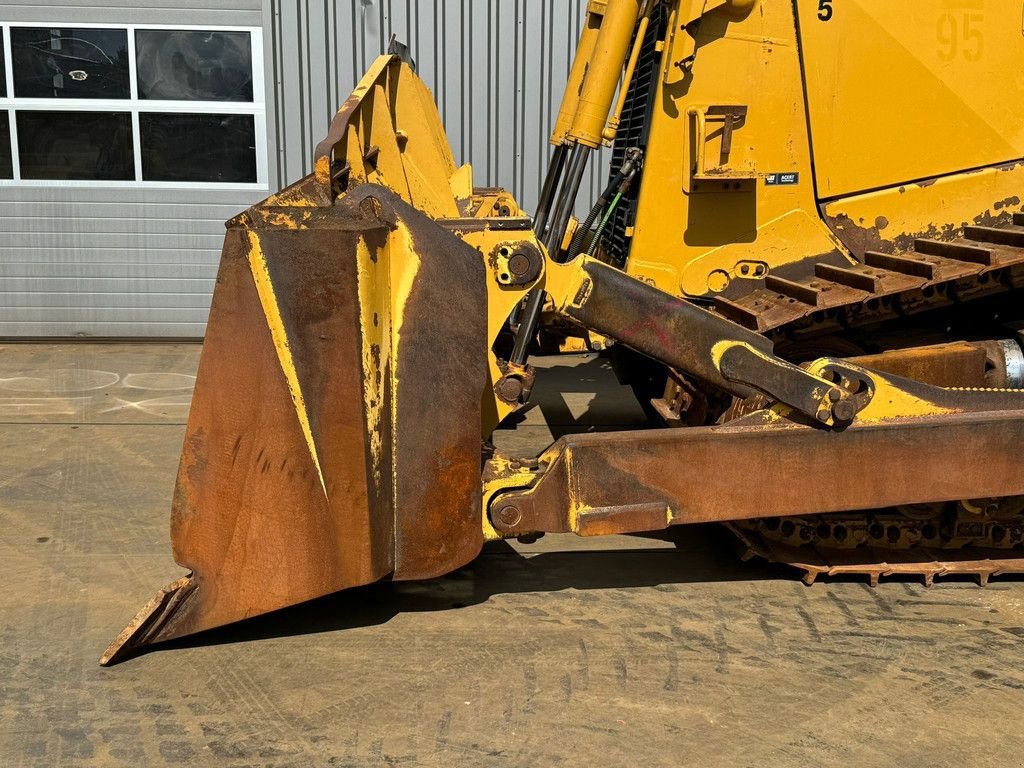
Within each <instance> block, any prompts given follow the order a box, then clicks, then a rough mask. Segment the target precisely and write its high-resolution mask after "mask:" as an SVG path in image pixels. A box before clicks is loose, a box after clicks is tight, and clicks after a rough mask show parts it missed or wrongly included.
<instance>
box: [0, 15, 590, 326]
mask: <svg viewBox="0 0 1024 768" xmlns="http://www.w3.org/2000/svg"><path fill="white" fill-rule="evenodd" d="M585 4H586V3H585V0H500V1H499V0H486V1H485V2H481V1H480V0H476V1H475V2H474V0H202V1H201V2H200V0H169V2H167V3H163V4H160V5H159V7H153V6H148V4H142V3H138V2H133V0H103V2H100V1H99V0H63V2H43V3H18V2H10V1H9V0H4V1H3V2H0V35H2V39H3V40H2V42H3V57H2V61H0V337H5V338H12V337H13V338H37V337H85V338H147V337H158V338H198V337H201V336H202V335H203V332H204V328H205V322H206V316H207V312H208V310H209V305H210V296H211V294H212V290H213V283H214V278H215V275H216V269H217V262H218V259H219V255H220V246H221V240H222V238H223V231H224V230H223V222H224V221H225V220H226V219H228V218H230V217H231V216H233V215H234V214H235V213H237V212H238V211H239V210H241V209H243V208H244V207H246V206H247V205H249V204H251V203H253V202H256V201H258V200H260V199H262V198H263V197H266V196H267V194H269V193H270V192H271V191H273V190H276V189H279V188H280V187H282V186H284V185H285V184H288V183H290V182H292V181H295V180H296V179H298V178H301V177H302V176H303V175H305V174H306V173H308V172H309V170H310V166H311V160H312V155H313V148H314V147H315V145H316V143H317V142H318V141H319V140H320V138H322V136H323V134H324V133H325V131H326V128H327V125H328V123H329V122H330V119H331V117H332V115H333V113H334V111H335V109H336V108H337V107H338V106H339V105H340V104H341V103H342V102H343V101H344V99H345V97H346V96H347V95H348V93H349V92H350V90H351V89H352V87H353V85H354V84H355V83H356V81H357V80H358V79H359V77H360V76H361V75H362V73H363V71H364V70H365V69H366V67H367V66H368V65H369V63H370V62H371V61H372V60H373V58H374V57H375V56H377V55H378V54H379V53H380V52H381V51H382V50H384V49H385V48H386V47H387V45H388V41H389V40H390V38H391V35H392V34H394V35H396V36H397V37H398V38H399V39H400V40H402V41H403V42H406V43H407V44H408V45H409V47H410V49H411V51H412V55H413V57H414V58H415V60H416V62H417V66H418V70H419V72H420V75H421V76H422V77H423V78H424V80H425V81H426V83H427V84H428V86H430V88H431V89H432V90H433V92H434V94H435V96H436V98H437V102H438V106H439V109H440V111H441V115H442V118H443V119H444V122H445V125H446V127H447V131H448V136H449V140H450V142H451V144H452V148H453V150H454V153H455V156H456V159H457V160H460V161H468V162H472V163H473V165H474V168H475V173H476V183H477V184H478V185H500V186H504V187H506V188H508V189H511V190H512V191H513V192H514V193H515V194H516V196H517V197H518V198H519V200H520V201H521V203H522V204H523V205H524V206H525V207H526V208H527V209H531V208H532V206H533V205H534V203H535V202H536V198H537V195H538V192H539V187H540V184H541V181H542V178H541V177H542V175H543V171H544V169H545V167H546V164H547V156H548V145H547V133H548V130H549V126H550V125H551V123H552V122H553V119H554V114H555V112H556V111H557V109H558V101H559V99H560V97H561V90H562V85H563V83H564V81H565V78H566V75H567V73H568V68H569V64H570V60H571V56H572V51H573V48H574V47H575V40H576V38H577V36H578V30H579V25H580V24H581V22H582V19H583V14H584V9H585ZM604 172H605V169H604V167H603V166H601V165H597V164H595V167H594V168H592V169H591V171H590V174H589V176H588V178H587V179H586V181H585V184H584V188H583V190H582V192H581V205H585V204H586V201H587V200H589V199H593V197H595V196H596V194H597V192H598V191H599V190H598V187H599V186H600V185H601V184H602V182H603V180H604V179H603V177H604Z"/></svg>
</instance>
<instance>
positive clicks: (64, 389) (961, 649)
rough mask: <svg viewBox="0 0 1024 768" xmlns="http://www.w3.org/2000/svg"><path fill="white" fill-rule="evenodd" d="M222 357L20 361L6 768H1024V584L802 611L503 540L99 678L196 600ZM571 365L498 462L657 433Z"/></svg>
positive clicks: (4, 547)
mask: <svg viewBox="0 0 1024 768" xmlns="http://www.w3.org/2000/svg"><path fill="white" fill-rule="evenodd" d="M198 353H199V348H198V347H197V346H192V345H172V344H169V345H74V346H61V345H7V346H0V424H2V428H0V566H2V573H3V577H4V583H3V586H2V587H0V766H4V767H7V766H48V767H49V766H71V765H131V766H135V767H139V766H156V765H185V766H207V765H208V766H238V767H241V766H319V765H330V766H376V765H381V764H386V765H397V764H403V765H415V766H419V765H425V766H451V765H468V766H490V765H495V766H554V765H571V766H605V765H608V766H634V765H659V766H660V765H672V766H680V765H687V766H689V765H693V766H758V767H760V766H773V767H774V766H801V767H802V766H807V765H842V766H853V765H855V766H884V768H895V767H896V766H899V767H900V768H913V767H914V766H927V767H928V768H934V766H972V767H973V766H1000V767H1003V766H1015V765H1021V764H1022V761H1024V758H1022V756H1021V755H1022V751H1021V746H1022V731H1024V729H1022V727H1021V726H1022V721H1024V716H1022V715H1021V712H1022V711H1024V669H1022V665H1021V660H1022V650H1021V642H1022V641H1024V584H1022V583H1019V582H1013V581H1001V582H996V583H994V584H993V585H992V586H990V587H988V588H987V589H980V588H978V587H975V586H973V585H971V584H967V583H961V582H954V583H944V584H941V585H937V586H935V587H933V588H932V589H929V590H926V589H924V588H923V587H921V586H919V585H917V584H914V583H888V584H883V585H882V586H881V587H879V588H878V589H875V590H872V589H869V588H868V587H867V586H866V585H864V584H862V583H858V582H840V583H835V582H833V583H824V584H819V585H816V586H815V587H813V588H806V587H804V586H802V585H801V584H800V583H799V582H798V581H796V580H795V578H794V577H793V576H792V574H790V573H788V572H786V571H784V570H777V569H771V568H769V567H767V566H765V565H763V564H761V565H759V564H756V563H752V564H747V565H742V564H740V563H739V562H738V561H737V559H736V557H735V552H734V550H733V547H732V545H731V543H730V542H729V540H728V539H727V538H725V537H723V536H722V535H721V534H720V533H719V532H718V530H717V529H707V528H693V529H680V530H677V531H675V532H674V535H673V536H671V537H668V538H666V539H657V538H643V537H614V538H610V539H607V540H587V541H584V540H579V539H576V538H574V537H552V536H549V537H547V538H545V539H542V540H541V541H539V542H538V543H536V544H534V545H530V546H522V545H518V544H517V545H516V546H515V547H514V548H513V547H511V546H508V545H505V544H501V545H498V546H493V547H490V548H488V549H487V550H486V551H485V552H484V554H483V555H482V556H481V557H480V558H479V559H478V560H477V561H476V562H474V563H473V564H472V565H470V566H469V567H467V568H465V569H463V570H461V571H459V572H457V573H455V574H452V575H451V576H448V577H446V578H443V579H438V580H436V581H431V582H425V583H414V584H401V585H398V584H384V585H378V586H374V587H369V588H365V589H360V590H355V591H353V592H350V593H343V594H340V595H337V596H333V597H329V598H325V599H322V600H319V601H316V602H314V603H312V604H308V605H304V606H299V607H296V608H293V609H289V610H287V611H283V612H281V613H279V614H276V615H272V616H268V617H264V618H260V619H257V620H254V621H252V622H250V623H248V624H246V625H243V626H240V627H235V628H231V629H226V630H222V631H217V632H214V633H211V634H210V635H208V636H205V637H202V638H201V639H199V640H194V641H192V642H190V643H184V644H179V645H178V646H177V647H174V648H169V649H162V650H158V651H154V652H151V653H149V654H147V655H144V656H141V657H139V658H136V659H133V660H130V661H127V662H125V663H123V664H121V665H119V666H116V667H114V668H111V669H102V668H100V667H99V666H98V665H97V664H96V659H97V657H98V656H99V654H100V652H101V651H102V650H103V648H104V647H105V646H106V645H107V643H108V642H109V641H110V640H111V638H113V636H114V635H115V634H116V633H117V632H118V631H119V630H120V629H121V628H122V626H123V625H124V624H125V623H126V622H127V621H128V620H129V619H130V618H131V616H132V615H133V614H134V612H135V611H136V610H137V609H138V608H139V607H140V606H141V605H142V603H143V602H144V601H145V600H146V599H148V598H149V597H150V596H151V595H152V594H153V592H154V591H155V590H156V589H157V588H158V587H160V586H162V585H164V584H165V583H167V582H168V581H170V580H171V579H172V578H174V577H176V576H178V575H179V574H180V569H179V568H178V567H177V566H176V565H175V564H174V562H173V561H172V560H171V557H170V554H169V544H168V530H167V520H168V508H169V500H170V498H171V491H172V484H173V478H174V473H175V469H176V464H177V458H178V451H179V447H180V442H181V438H182V432H183V422H184V419H185V417H186V412H187V408H188V401H189V395H190V389H191V385H192V382H193V374H194V371H195V367H196V363H197V359H198ZM561 363H562V364H561V365H560V366H559V367H557V368H552V369H551V370H546V371H542V372H541V375H540V376H539V377H538V381H539V382H540V383H539V385H538V400H539V403H540V404H539V406H537V407H535V408H533V409H531V410H530V411H529V412H528V413H527V414H526V416H525V418H524V420H523V421H522V422H521V423H520V424H519V425H518V426H517V428H516V429H514V430H509V431H507V432H504V433H503V434H502V435H500V439H499V443H501V444H502V445H504V446H506V447H509V446H511V447H513V448H516V449H520V450H528V449H539V448H541V447H543V446H544V444H545V443H546V442H547V441H548V440H549V439H550V437H551V434H552V433H555V434H559V433H562V432H564V431H567V430H570V429H591V428H602V427H608V426H616V425H629V424H635V423H636V422H637V421H638V420H639V419H640V414H639V412H638V410H637V408H636V406H635V405H634V404H633V403H632V401H631V399H630V397H629V396H628V394H626V393H624V392H623V391H622V390H621V388H619V387H618V386H617V385H616V384H615V383H614V380H613V379H612V377H611V375H610V372H609V371H608V370H607V369H606V368H605V366H604V364H603V363H602V361H600V360H597V359H592V358H586V357H581V358H572V359H567V360H566V359H563V360H562V361H561ZM549 365H550V363H549ZM560 390H561V391H564V392H565V393H566V394H565V395H564V396H562V395H560V394H559V391H560ZM951 448H952V447H951Z"/></svg>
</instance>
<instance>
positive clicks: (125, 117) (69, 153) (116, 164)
mask: <svg viewBox="0 0 1024 768" xmlns="http://www.w3.org/2000/svg"><path fill="white" fill-rule="evenodd" d="M17 120H18V154H19V156H20V161H21V163H20V164H21V178H23V179H100V180H103V181H132V180H134V179H135V161H134V155H133V150H132V121H131V116H130V115H129V114H128V113H127V112H23V111H20V110H19V111H18V112H17Z"/></svg>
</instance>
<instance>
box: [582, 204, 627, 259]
mask: <svg viewBox="0 0 1024 768" xmlns="http://www.w3.org/2000/svg"><path fill="white" fill-rule="evenodd" d="M621 199H622V192H617V193H616V194H615V197H613V198H612V202H611V205H609V206H608V210H607V211H606V212H605V214H604V218H603V219H601V225H600V226H599V227H598V228H597V232H596V233H595V234H594V239H593V240H592V241H591V242H590V248H588V249H587V254H586V255H587V256H593V255H594V251H595V250H597V246H598V245H600V243H601V236H602V235H603V234H604V229H605V227H607V226H608V222H609V221H611V218H612V214H613V213H615V206H617V205H618V204H619V200H621Z"/></svg>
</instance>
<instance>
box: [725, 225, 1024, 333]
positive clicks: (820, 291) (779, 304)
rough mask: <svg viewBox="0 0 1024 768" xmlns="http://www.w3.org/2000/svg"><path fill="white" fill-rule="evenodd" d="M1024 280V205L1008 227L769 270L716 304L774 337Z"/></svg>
mask: <svg viewBox="0 0 1024 768" xmlns="http://www.w3.org/2000/svg"><path fill="white" fill-rule="evenodd" d="M1022 287H1024V213H1015V214H1013V219H1012V223H1010V224H1007V225H1005V226H1002V227H981V226H969V227H965V228H964V230H963V236H962V237H959V238H957V239H954V240H950V241H942V240H927V239H918V240H916V241H915V243H914V248H913V250H911V251H908V252H905V253H882V252H879V251H868V252H867V253H866V254H865V256H864V263H862V264H854V265H849V266H842V267H840V266H834V265H831V264H817V265H816V266H815V268H814V273H813V274H811V275H808V276H806V277H803V278H800V279H796V280H789V279H785V278H781V277H775V276H771V275H769V276H768V277H767V278H765V281H764V285H763V286H762V287H759V288H756V289H754V290H753V291H751V292H750V293H748V294H746V295H745V296H742V297H741V298H737V299H728V298H725V297H721V296H720V297H718V298H717V299H716V300H715V309H716V310H717V311H718V312H719V313H721V314H722V315H724V316H725V317H728V318H729V319H731V320H733V321H735V322H737V323H739V324H740V325H743V326H745V327H747V328H750V329H751V330H755V331H758V332H760V333H764V334H766V335H768V336H769V337H778V336H780V335H787V336H791V337H795V338H799V337H802V336H814V335H818V334H822V333H834V332H837V331H843V330H847V329H850V328H855V327H858V326H864V325H870V324H873V323H879V322H884V321H886V320H893V319H899V318H903V317H908V316H912V315H916V314H921V313H923V312H928V311H931V310H934V309H940V308H943V307H948V306H953V305H955V304H959V303H963V302H968V301H975V300H977V299H983V298H990V297H993V296H996V295H999V294H1002V293H1007V292H1009V291H1012V290H1016V289H1019V288H1022Z"/></svg>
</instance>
